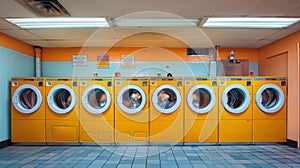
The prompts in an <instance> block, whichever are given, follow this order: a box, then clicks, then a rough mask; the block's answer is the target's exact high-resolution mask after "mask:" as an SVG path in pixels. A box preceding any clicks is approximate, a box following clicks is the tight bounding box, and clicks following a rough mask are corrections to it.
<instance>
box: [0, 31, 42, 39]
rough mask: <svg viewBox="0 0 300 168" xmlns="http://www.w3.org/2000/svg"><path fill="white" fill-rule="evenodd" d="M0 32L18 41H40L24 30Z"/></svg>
mask: <svg viewBox="0 0 300 168" xmlns="http://www.w3.org/2000/svg"><path fill="white" fill-rule="evenodd" d="M1 32H2V33H4V34H7V35H9V36H11V37H14V38H16V39H19V40H26V39H40V38H39V37H38V36H36V35H34V34H32V33H30V32H27V31H25V30H1Z"/></svg>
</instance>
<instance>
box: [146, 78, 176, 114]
mask: <svg viewBox="0 0 300 168" xmlns="http://www.w3.org/2000/svg"><path fill="white" fill-rule="evenodd" d="M152 103H153V106H154V107H155V108H156V110H157V111H159V112H161V113H163V114H170V113H173V112H174V111H175V110H177V109H178V107H179V105H180V103H181V95H180V93H179V91H178V89H177V88H176V87H174V86H173V85H170V84H164V85H161V86H159V87H158V88H156V89H155V90H154V92H153V95H152Z"/></svg>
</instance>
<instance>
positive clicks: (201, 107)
mask: <svg viewBox="0 0 300 168" xmlns="http://www.w3.org/2000/svg"><path fill="white" fill-rule="evenodd" d="M186 101H187V104H188V106H189V108H190V109H191V110H193V111H194V112H195V113H198V114H205V113H208V112H209V111H210V110H211V109H212V108H213V107H214V105H215V104H216V93H215V92H214V91H213V89H212V88H211V87H209V86H208V85H205V84H198V85H195V86H193V87H192V88H191V89H190V90H189V92H188V94H187V97H186Z"/></svg>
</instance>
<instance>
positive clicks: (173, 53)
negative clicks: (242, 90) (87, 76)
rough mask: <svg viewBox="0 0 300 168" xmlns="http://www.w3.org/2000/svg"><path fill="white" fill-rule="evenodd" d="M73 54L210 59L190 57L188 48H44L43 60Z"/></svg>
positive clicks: (63, 58) (65, 58) (138, 58)
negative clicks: (187, 51)
mask: <svg viewBox="0 0 300 168" xmlns="http://www.w3.org/2000/svg"><path fill="white" fill-rule="evenodd" d="M73 54H86V55H87V57H88V61H96V55H97V54H109V59H110V61H120V60H121V56H122V55H123V54H134V55H135V61H148V62H151V61H158V62H159V61H167V62H168V61H209V60H210V58H209V57H188V56H186V48H133V47H132V48H110V49H109V48H44V49H43V56H42V61H44V62H56V61H72V55H73Z"/></svg>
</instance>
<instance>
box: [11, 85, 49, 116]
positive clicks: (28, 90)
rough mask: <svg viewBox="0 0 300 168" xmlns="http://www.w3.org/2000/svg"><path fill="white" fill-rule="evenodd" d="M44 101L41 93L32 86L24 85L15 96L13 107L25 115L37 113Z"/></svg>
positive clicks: (13, 97)
mask: <svg viewBox="0 0 300 168" xmlns="http://www.w3.org/2000/svg"><path fill="white" fill-rule="evenodd" d="M42 101H43V97H42V93H41V91H40V90H39V89H38V88H37V87H35V86H33V85H30V84H24V85H21V86H19V87H18V88H17V89H16V90H15V92H14V94H13V96H12V102H13V106H14V107H15V108H16V109H17V110H18V111H19V112H20V113H23V114H31V113H34V112H36V111H37V110H38V109H39V108H40V106H41V104H42Z"/></svg>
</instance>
